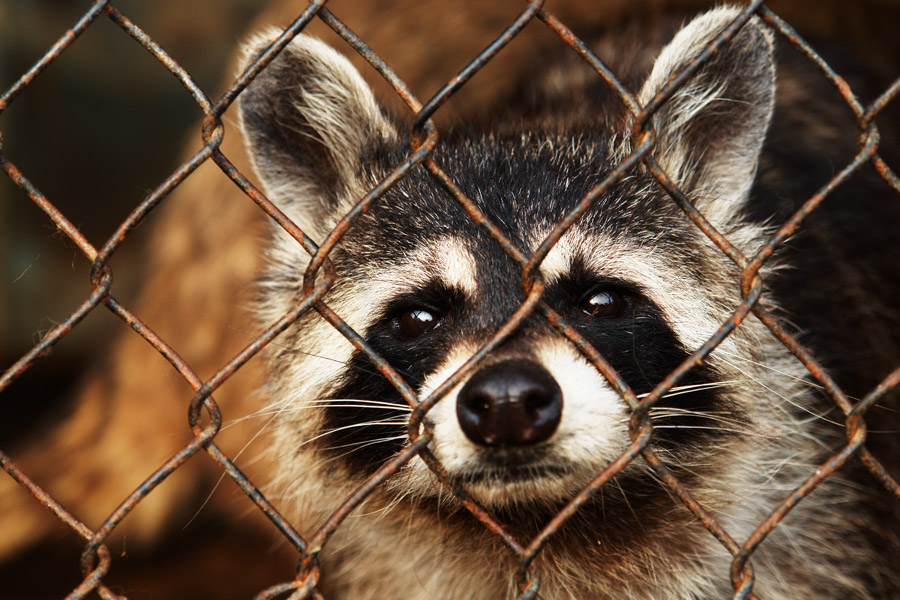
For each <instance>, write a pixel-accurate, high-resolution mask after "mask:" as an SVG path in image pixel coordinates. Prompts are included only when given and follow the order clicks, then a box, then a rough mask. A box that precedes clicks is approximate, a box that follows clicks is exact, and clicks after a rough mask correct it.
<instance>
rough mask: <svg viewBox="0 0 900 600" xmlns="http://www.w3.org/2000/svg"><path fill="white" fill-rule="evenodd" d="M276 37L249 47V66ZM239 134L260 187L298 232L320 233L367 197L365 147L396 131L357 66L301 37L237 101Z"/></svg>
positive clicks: (264, 38)
mask: <svg viewBox="0 0 900 600" xmlns="http://www.w3.org/2000/svg"><path fill="white" fill-rule="evenodd" d="M276 36H277V32H267V33H265V34H262V35H259V36H257V37H256V38H255V39H254V40H253V41H251V42H250V43H249V44H247V46H246V48H245V56H246V57H247V58H246V60H245V61H244V62H245V64H246V63H249V61H250V60H251V59H253V58H255V57H256V56H258V55H259V54H260V53H261V52H262V51H263V50H264V49H265V48H266V47H267V46H268V45H269V43H270V42H271V40H273V39H274V38H275V37H276ZM240 116H241V129H242V130H243V133H244V137H245V140H246V143H247V146H248V149H249V153H250V156H251V158H252V160H253V163H254V166H255V168H256V171H257V173H258V174H259V177H260V179H261V180H262V182H263V188H264V190H265V192H266V194H267V196H269V198H270V199H271V200H273V201H274V202H276V203H278V204H280V205H281V207H282V209H285V210H287V211H288V212H289V214H290V215H291V217H292V218H296V219H299V223H300V225H301V227H304V225H305V227H304V229H310V230H311V231H309V232H312V231H316V230H322V229H323V228H324V227H327V226H328V225H329V224H330V223H333V222H334V221H336V220H337V218H338V217H339V216H340V214H339V213H340V212H341V211H342V210H346V209H347V208H349V202H352V201H355V200H356V199H357V198H356V197H355V196H356V195H359V194H361V193H363V192H364V191H365V187H364V186H365V183H364V182H360V181H359V177H360V175H359V174H360V165H361V163H362V159H363V155H364V153H365V151H366V149H367V147H368V146H370V145H371V144H373V143H378V142H383V141H387V140H391V139H394V138H395V136H396V132H395V130H394V129H393V128H392V126H391V125H390V124H389V123H388V121H387V119H386V118H385V117H384V115H383V113H382V112H381V109H380V108H379V106H378V104H377V102H376V101H375V97H374V95H373V94H372V91H371V89H370V88H369V86H368V85H366V83H365V81H363V79H362V77H361V76H360V74H359V73H358V72H357V71H356V69H355V68H354V67H353V65H352V64H351V63H350V61H348V60H347V59H346V58H345V57H344V56H342V55H341V54H340V53H339V52H337V51H336V50H334V49H333V48H331V47H330V46H328V45H327V44H325V43H323V42H321V41H319V40H317V39H315V38H312V37H309V36H306V35H299V36H297V37H296V38H294V40H293V41H292V42H291V43H290V44H289V45H288V46H287V47H285V49H284V50H283V51H282V52H281V54H280V55H279V56H278V57H277V58H275V60H274V61H272V63H271V64H269V65H268V66H267V67H266V68H265V69H264V70H263V71H262V72H261V73H260V74H259V76H258V77H257V78H256V79H255V80H254V81H253V82H252V83H251V84H250V85H249V86H248V87H247V89H246V90H244V91H243V93H242V94H241V96H240Z"/></svg>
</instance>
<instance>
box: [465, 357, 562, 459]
mask: <svg viewBox="0 0 900 600" xmlns="http://www.w3.org/2000/svg"><path fill="white" fill-rule="evenodd" d="M562 405H563V398H562V390H561V389H560V387H559V384H557V383H556V380H555V379H553V377H552V376H551V375H550V373H548V372H547V371H546V370H545V369H544V368H543V367H541V366H540V365H538V364H536V363H533V362H530V361H527V360H507V361H504V362H500V363H495V364H492V365H490V366H488V367H485V368H483V369H481V370H480V371H478V372H477V373H475V375H473V376H472V377H471V378H470V379H469V381H467V382H466V384H465V385H464V386H463V388H462V390H460V392H459V396H458V397H457V400H456V417H457V419H459V424H460V427H462V430H463V433H465V434H466V437H468V438H469V439H470V440H472V442H474V443H476V444H478V445H479V446H491V447H502V446H528V445H532V444H537V443H539V442H543V441H544V440H546V439H548V438H549V437H550V436H551V435H553V433H554V432H555V431H556V428H557V426H559V421H560V419H561V418H562Z"/></svg>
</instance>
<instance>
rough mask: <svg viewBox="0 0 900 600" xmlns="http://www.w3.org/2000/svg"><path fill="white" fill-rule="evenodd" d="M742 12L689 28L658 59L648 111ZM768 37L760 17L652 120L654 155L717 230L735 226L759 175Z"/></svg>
mask: <svg viewBox="0 0 900 600" xmlns="http://www.w3.org/2000/svg"><path fill="white" fill-rule="evenodd" d="M739 13H740V10H739V9H738V8H735V7H722V8H718V9H714V10H711V11H709V12H707V13H704V14H702V15H700V16H698V17H696V18H695V19H694V20H692V21H691V22H689V23H688V24H687V25H686V26H685V27H684V28H682V29H681V31H679V32H678V34H677V35H676V36H675V38H674V39H673V40H672V41H671V42H670V43H669V44H668V45H667V46H666V47H665V48H663V50H662V52H661V53H660V55H659V57H657V59H656V62H655V63H654V65H653V70H652V71H651V73H650V76H649V77H648V79H647V81H646V83H645V84H644V86H643V87H642V89H641V92H640V101H641V103H642V104H644V105H646V104H647V103H648V102H650V100H651V99H652V98H653V97H654V96H656V94H657V93H659V92H660V91H661V90H662V89H663V87H664V86H665V84H666V82H667V81H668V80H669V78H670V77H671V76H672V75H673V74H675V73H676V72H677V71H679V70H680V69H681V68H682V67H684V66H685V65H687V64H688V63H689V62H690V61H691V60H693V59H694V58H695V57H696V56H697V55H698V54H699V53H700V52H701V51H702V50H703V48H704V47H705V46H706V45H707V44H708V43H709V42H710V41H712V39H713V38H714V37H715V36H716V35H718V34H719V33H720V32H721V31H722V30H723V29H725V27H727V26H728V25H729V24H730V23H731V22H732V21H733V20H734V19H735V18H736V17H737V16H738V14H739ZM773 48H774V40H773V35H772V33H771V32H770V31H769V30H768V29H767V28H766V27H765V26H763V24H762V23H761V22H760V20H759V19H758V18H757V17H752V18H751V19H750V21H748V22H747V24H746V25H744V27H743V28H742V29H741V30H740V31H739V32H738V33H737V34H736V35H735V36H734V38H732V39H731V40H730V41H729V42H728V43H726V44H725V45H723V46H721V47H720V48H719V50H718V51H717V52H716V53H715V54H713V55H712V56H711V57H710V59H709V60H708V61H706V62H705V63H704V64H703V65H702V66H701V67H700V68H699V69H698V70H697V71H696V72H695V73H694V74H693V76H692V77H691V78H689V79H688V80H687V81H686V82H685V83H684V84H683V85H682V86H681V87H680V88H679V89H678V90H677V91H676V92H675V93H674V94H673V95H672V96H671V97H669V98H668V99H667V100H666V101H665V102H664V103H663V104H662V105H661V106H660V109H659V110H658V111H657V112H656V113H655V115H654V116H653V121H652V123H653V126H654V128H655V130H656V133H657V141H656V146H655V148H654V150H653V153H654V157H655V158H656V160H657V162H658V163H659V164H660V166H661V167H662V168H663V170H664V171H666V173H668V175H669V177H671V178H672V180H673V181H674V182H675V183H676V184H677V185H678V186H679V187H680V188H681V190H682V191H684V192H685V193H686V194H688V196H689V197H690V198H691V199H692V200H693V201H694V202H695V203H696V206H697V208H698V209H700V210H701V211H703V212H704V214H705V215H706V216H707V218H709V219H710V220H711V221H712V222H713V223H714V224H715V223H718V224H720V225H724V224H726V223H728V222H730V221H732V220H733V219H734V218H735V217H736V215H737V214H739V212H740V210H741V208H742V207H743V204H744V202H745V200H746V199H747V196H748V195H749V192H750V188H751V186H752V184H753V180H754V177H755V175H756V168H757V163H758V160H759V154H760V151H761V149H762V144H763V141H764V139H765V136H766V131H767V129H768V126H769V122H770V120H771V117H772V110H773V107H774V102H775V65H774V58H773V51H774V50H773Z"/></svg>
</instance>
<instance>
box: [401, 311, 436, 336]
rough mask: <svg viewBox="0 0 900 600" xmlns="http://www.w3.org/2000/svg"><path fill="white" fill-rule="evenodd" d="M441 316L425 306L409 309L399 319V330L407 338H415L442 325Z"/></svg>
mask: <svg viewBox="0 0 900 600" xmlns="http://www.w3.org/2000/svg"><path fill="white" fill-rule="evenodd" d="M440 323H441V320H440V316H439V315H437V314H436V313H433V312H431V311H428V310H425V309H423V308H416V309H413V310H408V311H406V312H404V313H403V314H401V315H400V317H399V318H398V319H397V331H398V333H399V334H400V335H401V336H402V337H405V338H415V337H419V336H420V335H423V334H425V333H428V332H429V331H431V330H432V329H434V328H435V327H437V326H438V325H440Z"/></svg>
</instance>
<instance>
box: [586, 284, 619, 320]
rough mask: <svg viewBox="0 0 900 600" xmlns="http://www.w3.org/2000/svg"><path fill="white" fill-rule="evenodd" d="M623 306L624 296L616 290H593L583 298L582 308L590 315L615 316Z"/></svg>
mask: <svg viewBox="0 0 900 600" xmlns="http://www.w3.org/2000/svg"><path fill="white" fill-rule="evenodd" d="M624 307H625V297H624V296H623V295H622V294H621V293H620V292H617V291H616V290H601V291H599V292H594V293H592V294H591V295H590V296H588V297H587V298H586V299H585V302H584V306H583V307H582V310H584V312H586V313H587V314H589V315H591V316H592V317H615V316H618V315H619V313H621V312H622V309H623V308H624Z"/></svg>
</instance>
